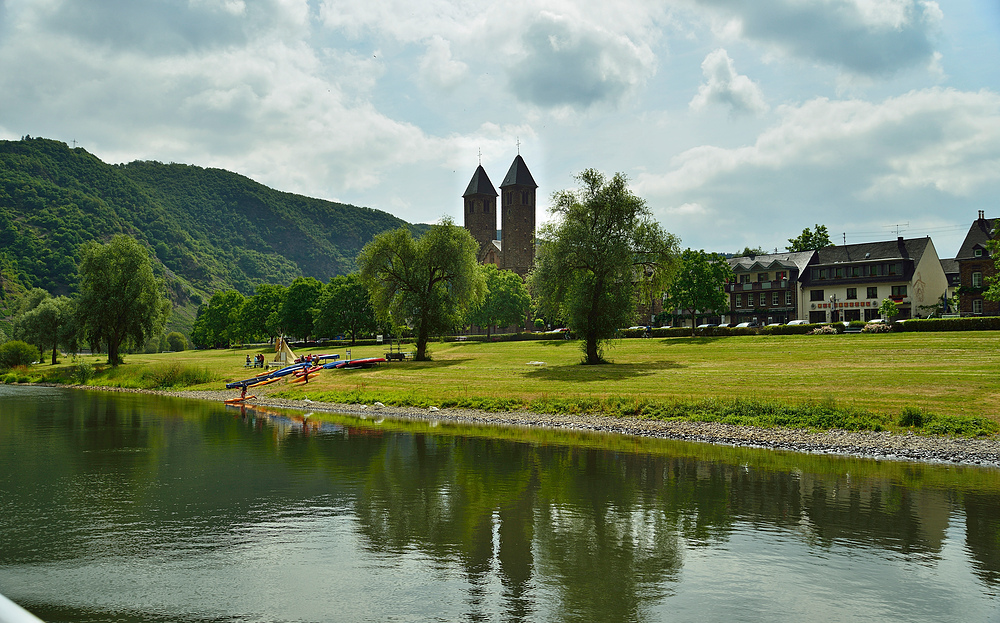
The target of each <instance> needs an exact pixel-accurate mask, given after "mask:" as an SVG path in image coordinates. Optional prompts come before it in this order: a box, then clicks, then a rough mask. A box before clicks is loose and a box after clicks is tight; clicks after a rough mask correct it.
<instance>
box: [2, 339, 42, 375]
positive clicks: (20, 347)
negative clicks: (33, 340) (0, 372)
mask: <svg viewBox="0 0 1000 623" xmlns="http://www.w3.org/2000/svg"><path fill="white" fill-rule="evenodd" d="M38 359H39V354H38V349H37V348H36V347H34V346H32V345H31V344H28V343H26V342H22V341H21V340H13V341H11V342H5V343H3V344H0V369H4V368H14V367H16V366H29V365H31V364H32V363H33V362H35V361H38Z"/></svg>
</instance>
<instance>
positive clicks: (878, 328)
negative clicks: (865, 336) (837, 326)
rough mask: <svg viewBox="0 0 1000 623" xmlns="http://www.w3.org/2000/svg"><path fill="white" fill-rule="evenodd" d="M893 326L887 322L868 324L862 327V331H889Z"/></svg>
mask: <svg viewBox="0 0 1000 623" xmlns="http://www.w3.org/2000/svg"><path fill="white" fill-rule="evenodd" d="M890 331H892V327H891V326H890V325H887V324H866V325H865V326H863V327H861V332H862V333H889V332H890Z"/></svg>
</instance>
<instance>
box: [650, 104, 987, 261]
mask: <svg viewBox="0 0 1000 623" xmlns="http://www.w3.org/2000/svg"><path fill="white" fill-rule="evenodd" d="M777 113H778V115H779V116H780V118H781V120H780V122H779V123H777V124H776V125H775V126H773V127H771V128H769V129H767V130H765V131H763V132H762V133H761V134H760V135H759V136H758V137H757V139H756V141H755V142H754V144H752V145H747V146H742V147H735V148H723V147H717V146H711V145H705V146H701V147H697V148H694V149H689V150H687V151H685V152H683V153H681V154H679V155H678V156H676V157H675V158H674V159H673V160H672V161H671V169H670V170H669V171H667V172H665V173H662V174H655V173H644V174H642V175H640V176H639V177H638V178H637V180H636V185H637V188H638V190H639V192H640V193H641V194H644V195H645V196H648V197H650V198H651V203H653V204H656V205H665V206H679V205H684V204H690V203H697V204H700V205H702V206H704V208H705V209H706V211H707V213H708V214H729V215H732V216H734V217H735V218H736V220H737V222H738V223H742V224H738V225H737V228H743V227H746V228H748V229H750V228H752V227H753V226H754V223H755V222H756V221H757V220H759V219H762V218H764V219H767V220H768V221H769V222H772V223H780V224H781V226H782V227H789V226H790V224H794V225H791V227H790V229H791V230H792V233H794V229H795V226H798V227H802V226H803V225H802V224H801V223H802V221H803V219H805V220H809V219H815V218H819V219H820V220H818V221H817V222H823V221H824V220H827V219H830V218H836V219H847V218H849V217H850V218H852V219H853V220H852V222H866V223H872V222H874V224H871V225H870V227H874V228H875V229H878V227H879V225H878V224H877V223H878V222H879V219H881V220H885V219H887V218H891V219H904V220H917V219H918V217H920V216H921V215H925V216H926V215H928V214H932V213H937V214H940V213H941V211H942V210H949V211H950V210H951V209H953V208H956V207H957V206H959V205H965V204H966V203H967V202H969V201H971V202H976V201H979V200H980V198H982V197H988V196H994V195H995V194H996V193H997V192H1000V178H998V177H997V175H996V171H998V170H1000V94H998V93H996V92H994V91H989V90H982V91H979V92H963V91H957V90H953V89H941V88H929V89H923V90H918V91H912V92H909V93H906V94H903V95H900V96H898V97H892V98H889V99H886V100H885V101H882V102H878V103H873V102H867V101H863V100H844V101H831V100H829V99H826V98H816V99H813V100H810V101H808V102H805V103H804V104H802V105H798V106H785V107H781V108H779V109H778V110H777ZM811 214H816V215H818V216H815V217H814V216H805V215H811ZM810 222H811V221H810ZM898 222H902V221H898ZM691 227H692V228H703V229H705V230H708V229H710V228H711V227H713V222H712V221H711V220H710V219H708V218H705V219H701V220H700V222H696V223H692V225H691ZM764 242H766V241H764Z"/></svg>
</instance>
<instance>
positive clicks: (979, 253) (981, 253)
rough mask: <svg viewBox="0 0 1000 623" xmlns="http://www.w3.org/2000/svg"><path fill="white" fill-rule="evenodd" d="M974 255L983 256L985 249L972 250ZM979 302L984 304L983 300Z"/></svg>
mask: <svg viewBox="0 0 1000 623" xmlns="http://www.w3.org/2000/svg"><path fill="white" fill-rule="evenodd" d="M972 255H973V256H975V257H982V256H983V250H982V249H975V250H974V251H973V252H972ZM979 304H980V305H982V304H983V302H982V301H980V302H979Z"/></svg>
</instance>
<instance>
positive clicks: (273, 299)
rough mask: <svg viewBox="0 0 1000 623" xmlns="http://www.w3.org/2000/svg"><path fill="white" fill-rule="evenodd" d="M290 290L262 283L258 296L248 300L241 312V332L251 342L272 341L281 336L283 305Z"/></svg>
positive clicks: (278, 285)
mask: <svg viewBox="0 0 1000 623" xmlns="http://www.w3.org/2000/svg"><path fill="white" fill-rule="evenodd" d="M287 293H288V288H286V287H285V286H283V285H280V284H270V283H262V284H259V285H258V286H257V290H256V294H254V295H253V296H251V297H249V298H247V300H246V302H244V303H243V307H242V309H241V311H240V331H241V333H242V335H243V336H244V337H245V338H246V339H247V340H250V341H255V340H270V339H271V338H273V337H276V336H278V335H281V333H282V330H281V305H282V303H284V301H285V296H286V295H287Z"/></svg>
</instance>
